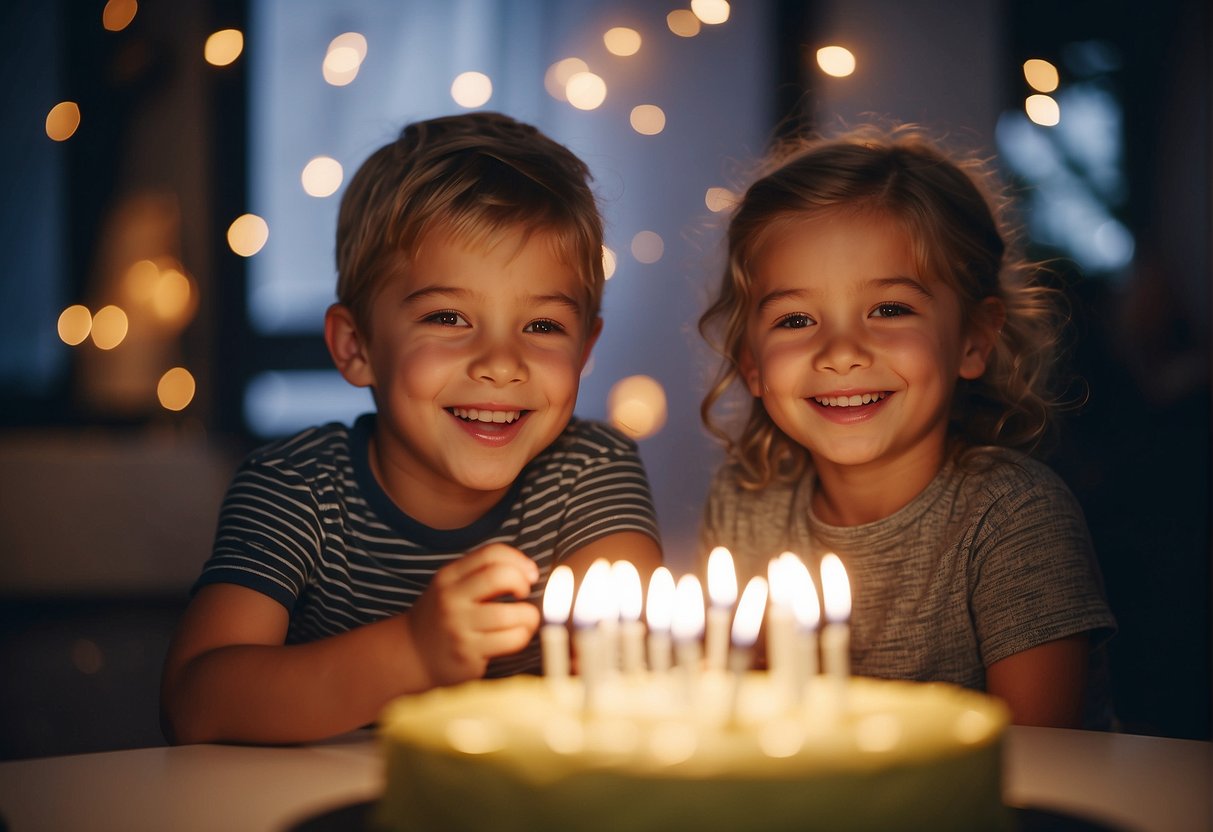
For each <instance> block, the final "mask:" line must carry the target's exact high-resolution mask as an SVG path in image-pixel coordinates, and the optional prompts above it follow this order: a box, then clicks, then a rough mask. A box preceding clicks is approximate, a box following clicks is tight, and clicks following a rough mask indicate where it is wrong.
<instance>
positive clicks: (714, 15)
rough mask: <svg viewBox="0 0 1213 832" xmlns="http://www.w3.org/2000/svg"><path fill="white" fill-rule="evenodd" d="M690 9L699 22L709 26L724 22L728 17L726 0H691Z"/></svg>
mask: <svg viewBox="0 0 1213 832" xmlns="http://www.w3.org/2000/svg"><path fill="white" fill-rule="evenodd" d="M691 11H692V12H694V13H695V16H696V17H697V18H699V20H700V22H702V23H706V24H708V25H709V26H715V25H717V24H720V23H724V22H725V21H726V20H728V19H729V4H728V2H727V0H691Z"/></svg>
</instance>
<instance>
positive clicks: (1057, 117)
mask: <svg viewBox="0 0 1213 832" xmlns="http://www.w3.org/2000/svg"><path fill="white" fill-rule="evenodd" d="M1023 108H1024V112H1026V113H1027V114H1028V118H1030V119H1031V120H1032V121H1034V122H1035V123H1037V124H1039V125H1040V126H1042V127H1053V126H1055V125H1056V124H1057V123H1058V122H1060V121H1061V108H1060V107H1058V106H1057V102H1056V101H1054V100H1053V99H1052V98H1050V97H1049V96H1047V95H1029V96H1028V98H1027V100H1026V101H1024V103H1023Z"/></svg>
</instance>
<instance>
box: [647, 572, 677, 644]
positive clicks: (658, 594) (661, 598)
mask: <svg viewBox="0 0 1213 832" xmlns="http://www.w3.org/2000/svg"><path fill="white" fill-rule="evenodd" d="M644 617H645V620H646V621H647V622H648V624H649V629H650V630H668V629H670V624H671V623H672V622H673V619H674V575H673V573H671V572H670V570H669V569H667V568H666V567H664V566H659V567H657V568H656V569H655V570H654V571H653V577H651V578H649V597H648V599H646V601H645V608H644Z"/></svg>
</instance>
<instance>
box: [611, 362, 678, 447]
mask: <svg viewBox="0 0 1213 832" xmlns="http://www.w3.org/2000/svg"><path fill="white" fill-rule="evenodd" d="M607 413H608V418H609V419H610V420H611V424H612V425H614V426H615V427H616V428H618V429H619V430H621V431H623V432H624V433H626V434H627V435H628V436H630V437H632V438H633V439H645V438H647V437H649V436H652V435H653V434H655V433H657V432H658V431H659V430H661V429H662V427H664V426H665V422H666V415H667V404H666V395H665V388H663V387H662V386H661V383H660V382H658V381H657V380H656V379H654V378H652V377H650V376H643V375H637V376H628V377H627V378H623V379H620V380H619V381H617V382H616V383H615V385H614V386H613V387H611V392H610V393H608V394H607Z"/></svg>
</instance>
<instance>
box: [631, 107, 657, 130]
mask: <svg viewBox="0 0 1213 832" xmlns="http://www.w3.org/2000/svg"><path fill="white" fill-rule="evenodd" d="M629 120H630V121H631V123H632V129H633V130H635V131H636V132H637V133H639V134H641V135H642V136H656V135H657V134H658V133H660V132H661V131H662V130H664V129H665V111H664V110H662V109H661V108H660V107H658V106H657V105H656V104H640V105H638V106H636V107H633V108H632V116H631V118H630V119H629Z"/></svg>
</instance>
